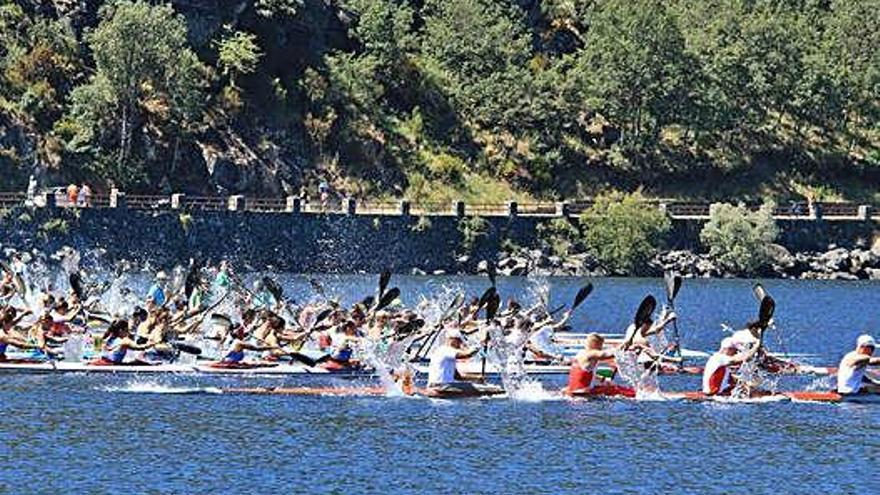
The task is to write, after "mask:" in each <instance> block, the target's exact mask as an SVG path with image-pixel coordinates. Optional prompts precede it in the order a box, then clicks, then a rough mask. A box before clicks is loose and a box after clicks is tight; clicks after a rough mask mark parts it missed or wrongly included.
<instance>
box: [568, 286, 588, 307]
mask: <svg viewBox="0 0 880 495" xmlns="http://www.w3.org/2000/svg"><path fill="white" fill-rule="evenodd" d="M592 292H593V284H591V283H587V285H585V286H583V287H581V290H579V291H578V292H577V294H575V296H574V302H573V303H572V305H571V310H572V311H574V310H575V309H576V308H577V307H578V306H580V305H581V303H582V302H584V300H585V299H586V298H587V296H589V295H590V293H592Z"/></svg>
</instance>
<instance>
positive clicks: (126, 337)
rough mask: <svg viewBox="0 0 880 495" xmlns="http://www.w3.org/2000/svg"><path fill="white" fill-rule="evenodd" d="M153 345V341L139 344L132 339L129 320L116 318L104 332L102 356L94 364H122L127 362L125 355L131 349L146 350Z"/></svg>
mask: <svg viewBox="0 0 880 495" xmlns="http://www.w3.org/2000/svg"><path fill="white" fill-rule="evenodd" d="M151 347H153V343H152V342H147V343H145V344H138V343H136V342H135V341H134V340H132V338H131V333H130V332H129V327H128V321H126V320H114V321H113V323H111V324H110V327H109V328H107V331H106V332H104V337H103V344H102V345H101V357H100V358H99V359H98V360H97V361H96V362H95V363H94V364H99V365H120V364H123V363H124V362H125V355H126V354H127V353H128V351H129V350H135V351H145V350H147V349H149V348H151Z"/></svg>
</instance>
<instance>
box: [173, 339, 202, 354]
mask: <svg viewBox="0 0 880 495" xmlns="http://www.w3.org/2000/svg"><path fill="white" fill-rule="evenodd" d="M169 344H171V347H173V348H175V349H177V350H178V351H180V352H185V353H187V354H192V355H195V356H201V355H202V349H201V348H199V347H196V346H194V345H192V344H187V343H186V342H182V341H174V342H169Z"/></svg>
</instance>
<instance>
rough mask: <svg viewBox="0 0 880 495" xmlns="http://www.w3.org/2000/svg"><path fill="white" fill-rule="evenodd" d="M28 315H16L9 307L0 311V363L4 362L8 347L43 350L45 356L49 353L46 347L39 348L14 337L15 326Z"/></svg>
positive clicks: (16, 336)
mask: <svg viewBox="0 0 880 495" xmlns="http://www.w3.org/2000/svg"><path fill="white" fill-rule="evenodd" d="M29 314H30V311H23V312H21V313H19V314H17V312H16V310H15V308H13V307H11V306H7V307H5V308H3V309H0V362H2V361H5V360H6V349H7V348H8V347H9V346H10V345H11V346H13V347H15V348H18V349H33V350H43V351H44V352H45V353H47V354H48V353H49V352H51V351H49V349H48V348H47V347H42V348H41V347H39V346H38V345H35V344H31V343H28V342H27V341H25V340H24V339H22V338H21V337H20V336H19V335H16V333H15V326H16V325H17V324H18V323H19V322H21V320H22V318H24V317H25V316H27V315H29Z"/></svg>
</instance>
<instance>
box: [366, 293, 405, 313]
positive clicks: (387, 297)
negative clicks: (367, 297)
mask: <svg viewBox="0 0 880 495" xmlns="http://www.w3.org/2000/svg"><path fill="white" fill-rule="evenodd" d="M398 297H400V289H398V288H397V287H392V288H390V289H388V292H385V293H384V294H383V295H382V297H380V298H379V302H377V303H376V306H375V307H374V308H373V313H375V312H376V311H379V310H380V309H383V308H385V307H387V306H388V305H389V304H391V303H393V302H394V301H395V300H396V299H397V298H398Z"/></svg>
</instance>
